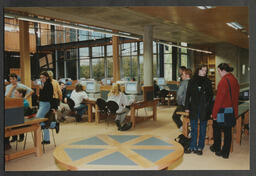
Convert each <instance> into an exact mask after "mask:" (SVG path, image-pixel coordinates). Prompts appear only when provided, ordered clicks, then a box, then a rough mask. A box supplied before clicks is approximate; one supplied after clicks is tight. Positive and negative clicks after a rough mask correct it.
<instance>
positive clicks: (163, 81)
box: [157, 78, 166, 86]
mask: <svg viewBox="0 0 256 176" xmlns="http://www.w3.org/2000/svg"><path fill="white" fill-rule="evenodd" d="M157 84H158V85H159V86H163V85H166V83H165V79H164V78H158V79H157Z"/></svg>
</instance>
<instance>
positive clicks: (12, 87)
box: [6, 84, 17, 97]
mask: <svg viewBox="0 0 256 176" xmlns="http://www.w3.org/2000/svg"><path fill="white" fill-rule="evenodd" d="M16 86H17V84H12V85H11V87H10V89H9V91H8V92H7V93H6V97H11V96H12V92H13V91H14V89H15V88H16Z"/></svg>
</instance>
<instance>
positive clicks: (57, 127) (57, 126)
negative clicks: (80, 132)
mask: <svg viewBox="0 0 256 176" xmlns="http://www.w3.org/2000/svg"><path fill="white" fill-rule="evenodd" d="M55 130H56V133H57V134H58V133H59V131H60V123H59V122H57V123H56V126H55Z"/></svg>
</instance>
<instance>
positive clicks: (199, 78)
mask: <svg viewBox="0 0 256 176" xmlns="http://www.w3.org/2000/svg"><path fill="white" fill-rule="evenodd" d="M207 72H208V68H207V66H206V65H201V66H200V67H199V68H198V69H197V70H196V72H195V75H194V76H193V78H192V79H191V80H190V81H189V83H188V88H187V93H186V101H185V111H186V112H189V119H190V125H191V143H190V146H189V148H188V149H187V150H186V151H184V152H185V153H191V152H194V153H197V154H198V155H202V154H203V152H202V151H203V148H204V141H205V135H206V126H207V120H209V119H210V115H211V110H212V108H211V107H212V98H213V90H212V83H211V80H210V79H208V78H207ZM198 120H199V121H200V131H199V141H198V143H197V128H198Z"/></svg>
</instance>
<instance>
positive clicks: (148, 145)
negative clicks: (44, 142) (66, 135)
mask: <svg viewBox="0 0 256 176" xmlns="http://www.w3.org/2000/svg"><path fill="white" fill-rule="evenodd" d="M53 156H54V158H55V161H56V163H57V165H58V166H60V167H61V168H63V169H67V170H161V169H165V168H168V167H169V166H171V165H172V164H173V163H174V162H175V161H177V160H178V159H180V158H181V157H182V156H183V147H182V146H181V145H180V144H179V143H177V142H175V141H174V140H171V141H170V140H166V139H164V138H162V137H156V136H152V135H98V136H92V137H84V138H79V139H74V140H72V141H69V142H67V143H64V144H62V145H59V146H58V147H57V148H56V149H55V150H54V152H53Z"/></svg>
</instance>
